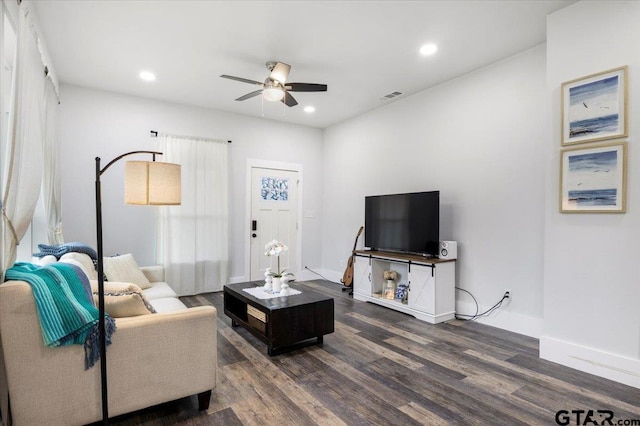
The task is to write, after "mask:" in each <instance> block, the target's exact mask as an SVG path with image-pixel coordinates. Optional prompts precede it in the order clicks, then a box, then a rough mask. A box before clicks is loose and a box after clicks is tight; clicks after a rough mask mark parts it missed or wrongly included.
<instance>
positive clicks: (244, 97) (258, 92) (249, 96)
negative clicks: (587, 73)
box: [236, 89, 262, 101]
mask: <svg viewBox="0 0 640 426" xmlns="http://www.w3.org/2000/svg"><path fill="white" fill-rule="evenodd" d="M261 93H262V89H260V90H256V91H255V92H251V93H247V94H246V95H244V96H240V97H239V98H238V99H236V101H244V100H245V99H249V98H253V97H254V96H258V95H259V94H261Z"/></svg>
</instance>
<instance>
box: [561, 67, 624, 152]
mask: <svg viewBox="0 0 640 426" xmlns="http://www.w3.org/2000/svg"><path fill="white" fill-rule="evenodd" d="M627 75H628V67H627V66H626V65H625V66H622V67H619V68H614V69H610V70H607V71H603V72H600V73H597V74H591V75H588V76H586V77H581V78H578V79H575V80H571V81H567V82H564V83H562V90H561V92H562V96H561V98H562V99H561V110H562V139H561V140H562V145H563V146H566V145H573V144H580V143H587V142H596V141H602V140H606V139H617V138H624V137H627V136H628V135H629V131H628V129H629V123H628V120H627V109H628V108H627V106H628V105H627V104H628V96H627V92H628V88H627V86H628V84H627Z"/></svg>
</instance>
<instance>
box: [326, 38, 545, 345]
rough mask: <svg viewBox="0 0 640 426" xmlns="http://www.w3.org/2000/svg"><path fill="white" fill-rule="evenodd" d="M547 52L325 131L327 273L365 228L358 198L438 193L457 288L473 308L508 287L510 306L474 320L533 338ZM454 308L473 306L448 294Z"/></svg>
mask: <svg viewBox="0 0 640 426" xmlns="http://www.w3.org/2000/svg"><path fill="white" fill-rule="evenodd" d="M545 54H546V51H545V46H544V45H541V46H537V47H535V48H532V49H530V50H527V51H525V52H523V53H521V54H519V55H516V56H514V57H511V58H508V59H506V60H504V61H501V62H498V63H495V64H493V65H491V66H489V67H486V68H484V69H481V70H478V71H475V72H473V73H470V74H467V75H465V76H463V77H461V78H458V79H456V80H453V81H450V82H448V83H445V84H442V85H440V86H438V87H435V88H433V89H430V90H427V91H424V92H420V93H418V94H416V95H413V96H410V97H407V98H405V99H399V100H397V101H395V102H393V103H391V104H389V105H385V106H382V107H380V108H378V109H376V110H373V111H371V112H369V113H367V114H364V115H361V116H358V117H356V118H353V119H350V120H348V121H345V122H343V123H341V124H338V125H335V126H332V127H330V128H328V129H326V130H325V135H324V154H323V155H324V171H323V181H324V183H323V187H324V188H325V192H324V200H323V205H324V214H323V216H324V221H323V240H322V247H323V250H322V260H323V265H324V268H325V270H326V271H325V273H326V274H327V276H330V277H332V278H333V279H336V280H337V278H339V277H342V271H343V270H344V268H345V265H346V261H347V258H348V256H349V255H350V253H351V248H352V246H353V241H354V237H355V235H356V232H357V230H358V228H359V227H360V226H361V225H364V197H365V196H367V195H379V194H392V193H403V192H417V191H430V190H439V191H440V203H441V207H440V239H441V240H454V241H457V242H458V244H459V246H458V261H457V265H456V275H457V276H456V285H457V286H459V287H461V288H463V289H466V290H468V291H470V292H471V293H473V295H474V296H475V297H476V298H477V299H478V301H479V302H480V305H481V306H480V309H481V310H482V309H486V308H489V307H491V306H492V305H493V304H495V303H496V302H497V301H499V300H500V299H501V297H502V295H503V294H504V292H505V290H506V289H509V290H510V291H511V295H512V299H511V300H510V301H509V302H508V303H505V304H504V305H503V307H502V308H501V309H499V310H498V311H496V312H495V313H494V314H493V315H491V316H489V317H485V318H482V319H480V321H482V322H486V323H488V324H492V325H495V326H498V327H501V328H504V329H508V330H512V331H516V332H519V333H523V334H528V335H532V336H539V335H540V333H541V329H542V299H543V295H542V288H543V266H544V265H543V252H542V250H543V235H544V202H545V199H544V198H545V197H544V182H545V180H544V171H545V165H546V164H545V162H546V158H547V156H548V152H546V150H547V149H548V148H547V147H548V144H547V139H548V138H549V132H550V129H549V128H550V114H548V113H547V112H546V111H547V110H548V100H547V99H548V97H547V93H546V74H545V67H546V63H545ZM434 61H437V58H434ZM425 72H428V69H425ZM401 81H402V80H401V79H400V80H399V84H401ZM400 90H401V89H400ZM362 245H363V241H362V238H361V239H360V241H359V247H361V246H362ZM456 310H457V311H458V312H459V313H464V314H473V313H474V312H475V306H474V304H473V303H472V300H471V299H470V298H469V297H468V296H467V295H466V294H464V293H461V292H456Z"/></svg>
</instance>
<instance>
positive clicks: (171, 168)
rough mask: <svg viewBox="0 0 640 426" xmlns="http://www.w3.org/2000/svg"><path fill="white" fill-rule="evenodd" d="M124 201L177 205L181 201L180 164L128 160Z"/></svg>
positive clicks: (141, 203)
mask: <svg viewBox="0 0 640 426" xmlns="http://www.w3.org/2000/svg"><path fill="white" fill-rule="evenodd" d="M124 202H125V203H126V204H136V205H154V206H175V205H179V204H180V202H181V182H180V165H179V164H172V163H161V162H156V161H127V162H126V163H125V175H124Z"/></svg>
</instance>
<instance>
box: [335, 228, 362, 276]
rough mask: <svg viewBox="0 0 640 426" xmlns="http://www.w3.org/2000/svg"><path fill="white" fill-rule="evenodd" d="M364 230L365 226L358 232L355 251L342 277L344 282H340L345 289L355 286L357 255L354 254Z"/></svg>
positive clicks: (354, 243) (354, 245)
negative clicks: (354, 268)
mask: <svg viewBox="0 0 640 426" xmlns="http://www.w3.org/2000/svg"><path fill="white" fill-rule="evenodd" d="M363 230H364V226H361V227H360V229H359V230H358V235H356V240H355V241H354V242H353V250H352V251H351V256H349V260H347V269H345V270H344V275H342V280H340V282H341V283H342V284H343V285H344V286H345V287H351V286H352V285H353V262H354V261H355V255H354V254H353V252H354V251H355V250H356V245H357V244H358V237H360V234H362V231H363Z"/></svg>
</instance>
